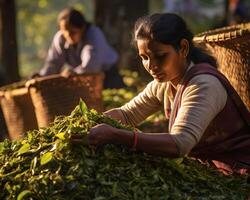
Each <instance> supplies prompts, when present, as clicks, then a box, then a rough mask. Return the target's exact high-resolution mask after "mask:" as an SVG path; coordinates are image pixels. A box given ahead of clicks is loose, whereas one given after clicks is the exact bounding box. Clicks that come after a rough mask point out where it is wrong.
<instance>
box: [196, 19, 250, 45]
mask: <svg viewBox="0 0 250 200" xmlns="http://www.w3.org/2000/svg"><path fill="white" fill-rule="evenodd" d="M245 35H250V22H248V23H242V24H237V25H233V26H226V27H223V28H218V29H213V30H209V31H205V32H202V33H199V34H197V35H196V36H195V37H194V38H193V41H194V42H197V43H202V42H207V43H209V42H223V41H226V40H231V39H235V38H238V37H243V36H245Z"/></svg>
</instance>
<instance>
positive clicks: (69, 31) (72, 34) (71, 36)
mask: <svg viewBox="0 0 250 200" xmlns="http://www.w3.org/2000/svg"><path fill="white" fill-rule="evenodd" d="M59 26H60V30H61V31H62V33H63V36H64V38H65V39H66V41H67V42H68V43H69V44H77V43H78V42H80V40H81V38H82V35H83V32H84V28H77V27H74V26H70V25H67V23H66V22H65V20H61V21H60V22H59Z"/></svg>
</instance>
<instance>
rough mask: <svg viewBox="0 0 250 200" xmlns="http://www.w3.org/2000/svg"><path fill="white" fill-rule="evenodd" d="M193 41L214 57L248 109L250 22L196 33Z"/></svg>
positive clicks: (249, 96)
mask: <svg viewBox="0 0 250 200" xmlns="http://www.w3.org/2000/svg"><path fill="white" fill-rule="evenodd" d="M194 42H196V43H198V45H201V46H205V47H206V48H207V50H208V51H209V52H211V54H212V55H213V56H215V57H216V59H217V62H218V68H219V70H220V71H221V72H222V73H223V74H224V75H225V76H226V77H227V78H228V79H229V81H230V82H231V84H232V85H233V87H234V88H235V90H236V91H237V92H238V94H239V95H240V97H241V98H242V100H243V102H244V103H245V105H246V106H247V108H248V110H249V111H250V23H245V24H239V25H235V26H229V27H224V28H220V29H215V30H211V31H207V32H204V33H201V34H198V35H197V36H195V37H194Z"/></svg>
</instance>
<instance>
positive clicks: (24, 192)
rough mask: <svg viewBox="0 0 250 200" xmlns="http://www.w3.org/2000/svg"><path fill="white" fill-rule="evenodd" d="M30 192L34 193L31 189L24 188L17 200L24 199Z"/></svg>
mask: <svg viewBox="0 0 250 200" xmlns="http://www.w3.org/2000/svg"><path fill="white" fill-rule="evenodd" d="M30 194H32V192H31V191H29V190H24V191H22V192H21V193H19V194H18V196H17V200H22V199H24V198H26V197H28V196H29V195H30Z"/></svg>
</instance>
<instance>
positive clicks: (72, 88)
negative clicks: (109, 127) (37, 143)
mask: <svg viewBox="0 0 250 200" xmlns="http://www.w3.org/2000/svg"><path fill="white" fill-rule="evenodd" d="M103 78H104V76H103V74H102V73H91V74H84V75H74V76H70V77H68V78H66V77H63V76H61V75H50V76H47V77H41V78H36V79H32V80H30V81H28V82H27V84H26V86H27V88H28V89H29V91H30V95H31V98H32V102H33V105H34V107H35V113H36V117H37V121H38V126H39V127H46V126H48V125H49V124H50V123H51V122H52V121H53V120H54V118H55V116H57V115H69V114H70V113H71V111H72V110H73V109H74V107H75V106H76V105H77V104H78V103H79V99H80V98H82V99H83V100H84V101H85V103H86V104H87V106H88V107H90V108H94V109H96V110H97V111H102V88H103Z"/></svg>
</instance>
